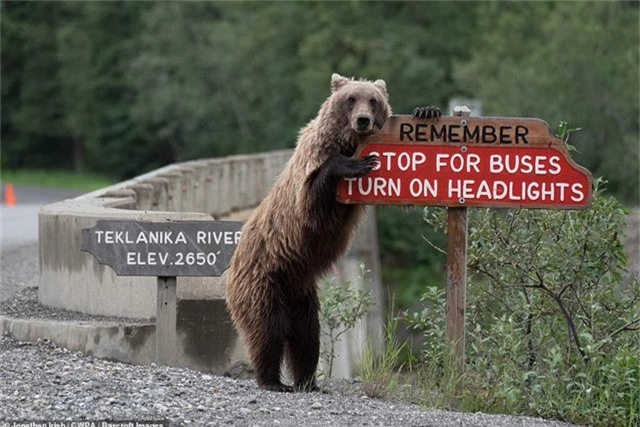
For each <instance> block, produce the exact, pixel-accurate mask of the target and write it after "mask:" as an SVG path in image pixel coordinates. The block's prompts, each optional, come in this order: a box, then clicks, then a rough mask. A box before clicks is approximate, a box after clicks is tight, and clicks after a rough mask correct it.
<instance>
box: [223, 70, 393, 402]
mask: <svg viewBox="0 0 640 427" xmlns="http://www.w3.org/2000/svg"><path fill="white" fill-rule="evenodd" d="M390 115H391V107H390V106H389V101H388V95H387V88H386V84H385V82H384V81H383V80H376V81H374V82H371V81H366V80H359V81H357V80H353V79H348V78H346V77H342V76H340V75H338V74H333V76H332V77H331V96H329V98H328V99H327V100H326V101H325V102H324V104H322V107H321V108H320V111H319V113H318V116H317V117H316V118H315V119H313V120H311V122H309V124H308V125H307V126H306V127H304V128H303V129H302V130H301V131H300V134H299V136H298V142H297V146H296V149H295V151H294V153H293V156H292V157H291V159H290V160H289V162H288V163H287V165H286V167H285V169H284V171H283V172H282V174H281V175H280V176H279V177H278V179H277V180H276V182H275V184H274V186H273V188H272V189H271V192H270V193H269V194H268V195H267V197H266V198H265V199H264V200H263V201H262V203H260V205H259V206H258V207H257V208H256V210H255V211H254V212H253V214H252V215H251V217H250V218H249V219H248V220H247V222H246V223H245V225H244V227H243V229H242V238H241V239H240V243H239V244H238V247H237V249H236V251H235V253H234V255H233V258H232V260H231V267H230V270H229V281H228V286H227V305H228V307H229V311H230V312H231V317H232V319H233V322H234V324H235V326H236V327H237V328H238V329H239V330H240V332H241V333H242V334H243V336H244V338H245V342H246V345H247V348H248V350H249V355H250V358H251V363H252V364H253V367H254V369H255V372H256V379H257V382H258V385H259V386H260V387H261V388H264V389H267V390H273V391H293V388H292V387H289V386H286V385H284V384H282V382H281V377H280V366H281V363H282V361H283V359H284V358H285V356H286V359H287V362H288V366H289V369H290V371H291V374H292V376H293V381H294V387H295V389H296V390H316V389H317V387H316V384H315V371H316V368H317V365H318V357H319V351H320V324H319V321H318V310H319V308H320V304H319V302H318V294H317V289H316V281H317V280H318V278H319V277H321V276H322V275H323V274H324V273H326V272H327V270H328V269H329V268H330V267H331V266H332V265H333V264H334V262H335V261H336V260H337V259H338V258H339V257H340V256H341V255H342V254H343V253H344V252H345V251H346V249H347V246H348V244H349V241H350V239H351V235H352V234H353V231H354V230H355V228H356V226H357V224H358V221H359V219H360V217H361V214H362V212H363V207H362V206H358V205H345V204H341V203H338V202H337V201H336V191H337V185H338V182H339V180H341V179H342V178H355V177H361V176H364V175H366V174H367V173H368V172H369V171H371V170H372V169H373V167H374V166H375V164H376V162H377V161H378V159H377V157H375V156H367V157H364V158H362V159H356V158H352V157H351V156H353V155H354V153H355V151H356V148H357V147H358V144H359V143H360V142H362V141H363V140H364V139H365V138H367V137H368V136H370V135H372V134H374V133H376V132H378V131H380V129H381V128H382V126H383V125H384V123H385V121H386V120H387V118H388V117H389V116H390Z"/></svg>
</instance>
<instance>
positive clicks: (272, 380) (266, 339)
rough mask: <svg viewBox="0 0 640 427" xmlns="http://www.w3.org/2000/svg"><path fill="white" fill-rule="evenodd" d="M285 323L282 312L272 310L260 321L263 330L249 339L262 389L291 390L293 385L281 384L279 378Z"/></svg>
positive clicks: (258, 380)
mask: <svg viewBox="0 0 640 427" xmlns="http://www.w3.org/2000/svg"><path fill="white" fill-rule="evenodd" d="M287 323H288V321H287V319H286V318H285V316H284V314H283V313H281V312H278V311H277V310H274V312H272V313H271V314H270V315H269V317H268V318H267V319H265V320H264V322H263V323H262V324H263V327H264V330H263V331H259V333H257V334H255V336H256V337H258V338H257V339H256V340H249V341H250V348H249V352H250V354H251V359H252V361H253V367H254V369H255V370H256V381H257V383H258V386H259V387H260V388H262V389H265V390H269V391H278V392H292V391H293V387H290V386H288V385H285V384H282V382H281V380H280V366H281V365H282V359H283V357H284V345H285V336H286V330H287V327H288V325H287Z"/></svg>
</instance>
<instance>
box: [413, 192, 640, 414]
mask: <svg viewBox="0 0 640 427" xmlns="http://www.w3.org/2000/svg"><path fill="white" fill-rule="evenodd" d="M601 186H602V182H601V181H597V182H596V188H595V191H594V198H593V204H592V206H591V207H589V208H588V209H585V210H582V211H563V210H553V211H548V210H527V209H521V210H500V211H498V210H491V209H474V210H470V216H469V217H470V220H469V221H470V222H469V234H470V235H469V253H468V267H469V269H470V277H469V284H468V288H467V324H466V336H465V339H466V372H465V375H464V378H463V381H464V387H463V392H462V396H461V397H460V396H458V397H460V398H459V399H456V400H455V402H452V401H447V402H445V404H444V406H448V405H449V406H450V405H452V404H453V405H454V406H457V407H458V408H459V409H469V410H482V411H487V412H503V413H504V412H512V413H523V414H531V415H538V416H543V417H549V418H558V419H563V420H568V421H572V422H576V423H588V424H590V425H600V426H634V425H638V424H639V423H640V334H639V333H638V330H640V303H639V302H640V283H639V282H638V281H637V279H633V278H631V277H630V275H629V273H628V271H627V269H626V266H627V257H626V255H625V253H624V250H623V249H624V248H623V245H622V243H621V241H620V238H621V235H622V234H623V230H624V226H625V223H624V221H625V215H626V214H627V212H626V210H625V209H624V207H623V206H622V205H621V204H620V203H619V202H618V201H617V200H615V199H614V198H610V197H606V196H604V195H603V194H602V193H601V191H600V190H601ZM425 217H426V218H425V219H426V220H427V222H428V223H429V224H431V225H433V226H435V227H436V228H438V229H443V228H444V227H445V226H446V213H445V210H444V209H435V210H431V211H430V212H428V213H426V214H425ZM423 303H424V309H423V310H422V312H420V313H413V314H410V315H407V316H406V319H407V320H408V321H409V323H410V324H411V325H412V326H413V327H414V329H415V330H417V331H419V332H420V333H421V334H422V336H423V338H424V343H423V347H422V355H421V356H422V362H423V363H424V365H425V366H428V369H427V370H428V372H429V376H428V378H429V381H430V382H432V384H429V386H433V382H434V381H435V382H436V384H438V385H439V386H440V392H441V394H442V393H445V392H446V386H447V384H445V383H446V381H445V380H446V376H445V375H444V373H443V369H442V366H444V360H445V354H446V348H445V347H446V346H445V341H444V304H445V296H444V292H443V291H442V290H441V289H438V288H427V290H426V291H425V293H424V295H423ZM431 402H432V403H433V400H431Z"/></svg>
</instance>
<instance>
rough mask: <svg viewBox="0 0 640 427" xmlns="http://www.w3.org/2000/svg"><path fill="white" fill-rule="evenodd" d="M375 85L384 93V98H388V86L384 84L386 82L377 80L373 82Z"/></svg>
mask: <svg viewBox="0 0 640 427" xmlns="http://www.w3.org/2000/svg"><path fill="white" fill-rule="evenodd" d="M373 84H374V85H375V86H376V87H377V88H378V89H380V90H381V91H382V93H383V94H384V96H387V97H388V94H387V84H386V83H385V82H384V80H376V81H375V82H373Z"/></svg>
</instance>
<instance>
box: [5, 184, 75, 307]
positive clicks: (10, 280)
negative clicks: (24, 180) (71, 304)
mask: <svg viewBox="0 0 640 427" xmlns="http://www.w3.org/2000/svg"><path fill="white" fill-rule="evenodd" d="M14 190H15V194H16V199H17V201H18V203H17V205H16V206H4V204H3V205H2V206H1V208H0V218H1V222H2V227H0V242H1V244H0V251H1V255H0V273H1V276H0V301H3V300H5V299H7V298H9V297H10V296H11V295H13V293H14V292H15V291H17V290H18V289H20V288H22V287H23V286H34V285H36V281H37V277H38V211H39V210H40V207H41V206H43V205H45V204H48V203H53V202H57V201H60V200H65V199H71V198H73V197H76V196H79V195H80V194H82V192H79V191H74V190H64V189H50V188H40V187H26V186H25V187H23V186H18V187H15V188H14ZM2 200H4V195H2Z"/></svg>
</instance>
